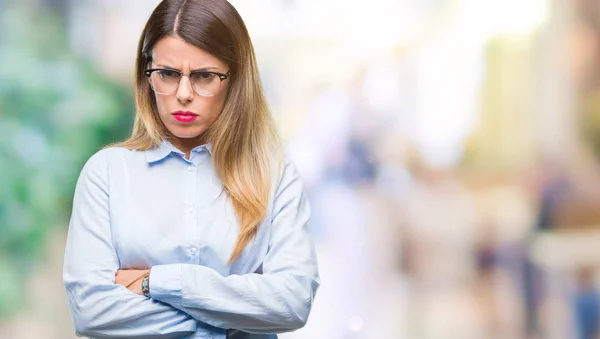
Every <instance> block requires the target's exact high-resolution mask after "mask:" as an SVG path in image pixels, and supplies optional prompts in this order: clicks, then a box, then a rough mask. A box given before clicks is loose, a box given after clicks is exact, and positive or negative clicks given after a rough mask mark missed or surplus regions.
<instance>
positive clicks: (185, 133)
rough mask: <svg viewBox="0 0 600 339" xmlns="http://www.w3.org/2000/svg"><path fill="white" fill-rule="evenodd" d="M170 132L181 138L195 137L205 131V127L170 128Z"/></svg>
mask: <svg viewBox="0 0 600 339" xmlns="http://www.w3.org/2000/svg"><path fill="white" fill-rule="evenodd" d="M169 132H171V134H172V135H173V136H175V137H177V138H180V139H193V138H197V137H199V136H200V135H201V134H202V133H204V129H199V128H177V127H175V128H169Z"/></svg>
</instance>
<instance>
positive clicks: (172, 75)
mask: <svg viewBox="0 0 600 339" xmlns="http://www.w3.org/2000/svg"><path fill="white" fill-rule="evenodd" d="M158 75H160V77H161V78H163V79H171V78H173V79H174V78H179V73H177V72H175V71H170V70H160V71H158Z"/></svg>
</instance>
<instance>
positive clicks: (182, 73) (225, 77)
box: [144, 68, 231, 97]
mask: <svg viewBox="0 0 600 339" xmlns="http://www.w3.org/2000/svg"><path fill="white" fill-rule="evenodd" d="M156 71H170V72H175V73H177V74H179V80H177V87H175V90H173V92H171V93H161V92H158V91H157V90H155V89H154V85H153V84H152V79H151V78H150V77H151V76H152V73H154V72H156ZM144 74H145V75H146V77H148V82H149V83H150V88H152V90H153V91H154V92H155V93H157V94H160V95H171V94H173V93H175V92H177V90H178V89H179V84H180V82H181V78H182V77H183V76H187V77H188V78H190V77H191V76H192V75H194V74H213V75H216V76H217V77H219V80H220V81H221V82H220V83H219V91H217V93H215V94H212V95H207V94H202V93H198V91H196V89H195V88H194V84H193V83H192V84H191V85H192V89H193V90H194V93H196V94H198V95H199V96H203V97H213V96H215V95H217V94H218V93H219V92H220V91H221V85H222V84H223V80H227V78H229V76H231V71H228V72H227V73H225V74H223V73H219V72H212V71H193V72H189V73H185V72H182V71H180V70H177V69H172V68H151V69H147V70H145V71H144ZM190 83H191V80H190Z"/></svg>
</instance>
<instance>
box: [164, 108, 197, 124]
mask: <svg viewBox="0 0 600 339" xmlns="http://www.w3.org/2000/svg"><path fill="white" fill-rule="evenodd" d="M171 115H172V116H173V117H174V118H175V120H177V121H179V122H183V123H190V122H192V121H194V120H196V119H198V114H196V113H194V112H189V111H186V112H184V111H177V112H173V113H171Z"/></svg>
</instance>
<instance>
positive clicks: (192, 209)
mask: <svg viewBox="0 0 600 339" xmlns="http://www.w3.org/2000/svg"><path fill="white" fill-rule="evenodd" d="M193 211H194V208H193V207H192V206H189V207H187V208H186V209H185V212H186V213H192V212H193Z"/></svg>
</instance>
